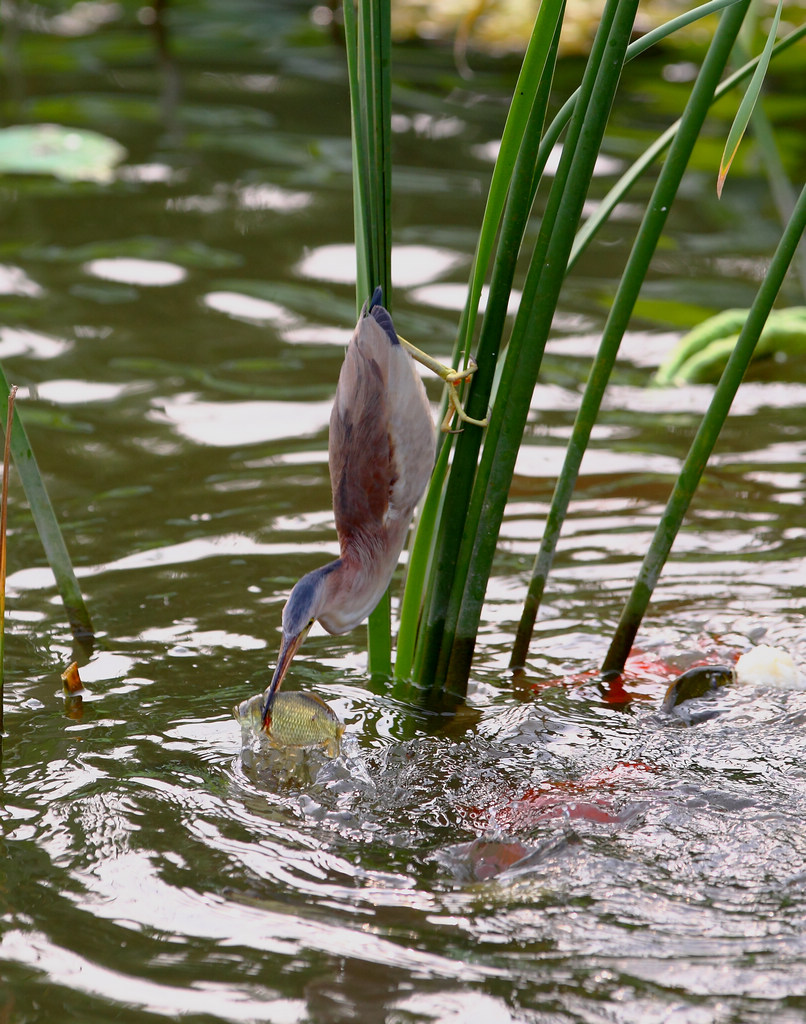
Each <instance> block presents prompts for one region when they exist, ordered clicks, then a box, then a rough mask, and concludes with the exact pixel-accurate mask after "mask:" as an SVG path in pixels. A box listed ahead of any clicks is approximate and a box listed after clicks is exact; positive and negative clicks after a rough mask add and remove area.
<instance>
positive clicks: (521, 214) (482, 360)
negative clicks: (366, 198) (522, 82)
mask: <svg viewBox="0 0 806 1024" xmlns="http://www.w3.org/2000/svg"><path fill="white" fill-rule="evenodd" d="M556 13H557V18H558V20H557V21H556V22H555V23H554V25H553V26H552V30H553V37H552V39H551V41H550V43H551V45H550V46H549V48H548V50H547V51H545V52H544V53H543V54H542V60H541V62H540V79H539V81H538V82H537V83H536V86H535V84H533V85H532V86H531V91H530V99H531V109H530V110H529V111H528V119H527V121H526V122H525V123H524V122H523V121H522V120H521V121H520V122H519V124H518V131H519V132H520V150H519V152H518V154H517V156H516V158H515V160H514V163H513V165H512V168H511V173H510V174H509V176H508V181H507V185H508V196H507V199H506V206H505V208H503V210H504V212H503V218H501V210H502V207H501V206H500V204H499V203H495V204H488V211H487V212H488V214H490V215H491V216H493V217H494V218H495V221H496V224H495V226H496V227H498V222H499V220H501V227H500V234H499V239H498V248H497V252H496V257H495V261H494V265H493V277H492V282H491V285H490V294H489V296H488V302H487V309H486V311H485V314H484V319H483V322H482V328H481V336H480V339H479V347H478V361H479V368H478V370H477V372H476V373H475V375H474V378H473V386H472V389H471V391H470V397H469V399H468V402H467V411H468V413H469V414H470V415H471V416H473V417H474V418H476V419H482V418H484V417H485V416H486V415H487V411H488V403H489V399H490V394H491V392H492V388H493V382H494V378H495V372H496V364H497V359H498V354H499V348H500V345H501V339H502V335H503V330H504V321H505V319H506V315H507V306H508V303H509V296H510V293H511V290H512V280H513V277H514V273H515V264H516V261H517V258H518V253H519V252H520V246H521V242H522V239H523V234H524V231H525V229H526V224H527V222H528V218H529V211H530V208H531V199H532V197H533V189H532V184H533V180H534V178H535V176H536V175H539V173H542V170H543V167H542V166H541V167H539V168H536V166H535V159H536V153H537V150H538V144H539V142H540V136H541V133H542V130H543V125H544V122H545V117H546V109H547V107H548V101H549V95H550V92H551V82H552V78H553V74H554V65H555V62H556V56H557V47H558V44H559V34H560V28H561V22H560V20H559V15H560V13H561V9H560V10H558V11H557V12H556ZM517 91H518V90H516V92H517ZM510 123H511V122H508V124H510ZM485 219H486V218H485ZM477 299H478V296H477ZM476 304H477V300H476ZM466 310H467V307H466ZM481 439H482V430H481V428H479V427H476V426H472V425H469V424H465V425H464V429H463V431H462V433H461V434H459V435H458V440H457V443H456V452H455V454H454V459H453V464H452V466H451V471H450V475H449V477H448V481H447V484H446V487H445V493H444V502H443V508H444V509H447V510H450V511H449V513H448V514H447V515H443V516H442V518H441V520H440V524H439V531H438V534H437V539H436V542H435V551H434V555H433V565H434V567H435V572H434V574H432V576H431V592H430V594H429V595H428V603H427V605H426V613H425V615H426V623H427V624H428V626H427V628H428V629H429V631H430V636H431V637H432V638H433V641H432V644H431V645H430V646H429V645H426V644H421V645H420V649H419V651H418V660H417V664H416V671H415V674H416V676H417V678H420V679H422V678H428V677H429V675H430V672H429V670H428V669H427V668H426V667H425V665H426V660H427V658H428V657H429V653H430V655H431V657H433V656H434V655H435V652H436V648H435V640H436V633H435V631H434V624H435V623H439V622H440V621H441V620H444V609H445V608H446V607H447V602H448V600H449V597H450V592H451V586H452V583H453V579H454V574H455V573H456V571H457V558H458V554H459V548H460V545H461V541H462V529H461V525H460V524H461V519H462V516H461V513H457V510H461V509H467V507H468V503H469V501H470V494H471V491H472V488H473V480H474V476H475V472H476V464H477V461H478V453H479V449H480V447H481ZM419 536H420V531H418V539H419ZM460 571H461V570H460Z"/></svg>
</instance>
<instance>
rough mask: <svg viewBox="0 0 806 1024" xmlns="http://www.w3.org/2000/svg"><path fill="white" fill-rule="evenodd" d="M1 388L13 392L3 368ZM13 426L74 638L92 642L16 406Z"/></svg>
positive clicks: (15, 449) (18, 460)
mask: <svg viewBox="0 0 806 1024" xmlns="http://www.w3.org/2000/svg"><path fill="white" fill-rule="evenodd" d="M0 388H3V389H5V393H6V394H7V395H8V394H10V388H9V385H8V381H7V380H6V376H5V373H4V372H3V370H2V368H0ZM13 423H14V425H13V427H12V430H11V454H12V456H13V458H14V465H15V466H16V467H17V472H18V473H19V475H20V481H21V482H22V486H23V488H24V490H25V496H26V498H27V499H28V504H29V505H30V507H31V515H32V516H33V517H34V523H35V525H36V529H37V532H38V533H39V539H40V540H41V541H42V547H43V548H44V549H45V556H46V558H47V560H48V565H49V566H50V568H51V570H52V572H53V575H54V577H55V578H56V587H57V588H58V591H59V594H60V596H61V599H62V602H63V603H64V607H65V611H66V612H67V619H68V622H69V623H70V628H71V630H72V632H73V636H74V637H75V639H76V640H77V641H79V642H81V643H84V644H86V643H88V642H89V643H91V642H92V640H93V637H94V630H93V628H92V621H91V619H90V613H89V611H88V610H87V606H86V605H85V603H84V598H83V597H82V595H81V588H80V587H79V585H78V580H77V579H76V576H75V573H74V572H73V566H72V564H71V562H70V556H69V555H68V553H67V547H66V546H65V543H64V538H63V537H62V531H61V530H60V529H59V524H58V522H57V521H56V515H55V513H54V511H53V506H52V505H51V503H50V498H49V497H48V492H47V490H46V489H45V484H44V481H43V480H42V474H41V473H40V472H39V466H37V464H36V459H35V458H34V453H33V450H32V448H31V442H30V441H29V440H28V435H27V433H26V431H25V427H24V426H23V424H22V420H21V419H20V414H19V413H18V412H17V410H16V409H15V410H14V418H13Z"/></svg>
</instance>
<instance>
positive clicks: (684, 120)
mask: <svg viewBox="0 0 806 1024" xmlns="http://www.w3.org/2000/svg"><path fill="white" fill-rule="evenodd" d="M749 6H750V0H741V2H740V3H736V4H734V5H732V6H731V7H729V8H728V9H727V10H726V11H725V12H724V14H723V15H722V18H721V19H720V23H719V26H718V28H717V30H716V32H715V33H714V38H713V40H712V42H711V46H710V47H709V50H708V53H707V55H706V58H705V60H704V61H703V65H702V68H701V69H700V73H699V75H698V76H697V80H696V82H695V83H694V87H693V88H692V91H691V95H690V96H689V100H688V103H687V104H686V109H685V111H684V113H683V116H682V117H681V119H680V122H679V127H678V129H677V131H676V133H675V136H674V140H673V142H672V144H671V148H670V150H669V155H668V157H667V159H666V161H665V163H664V165H663V168H662V169H661V172H660V175H659V176H658V180H657V183H656V185H655V188H654V190H653V193H652V198H651V199H650V201H649V204H648V206H647V210H646V213H645V214H644V217H643V220H642V222H641V226H640V228H639V230H638V233H637V235H636V238H635V242H634V243H633V247H632V250H631V252H630V257H629V259H628V261H627V266H626V267H625V269H624V272H623V274H622V276H621V280H620V282H619V286H618V289H617V291H616V295H615V298H614V300H613V305H612V306H611V308H610V313H609V314H608V317H607V322H606V324H605V327H604V331H603V333H602V340H601V343H600V345H599V351H598V353H597V355H596V358H595V360H594V362H593V365H592V367H591V370H590V374H589V376H588V381H587V384H586V386H585V392H584V395H583V397H582V401H581V403H580V407H579V411H578V412H577V415H576V419H575V421H574V428H573V431H572V434H571V438H570V440H569V442H568V447H567V449H566V454H565V460H564V462H563V467H562V471H561V473H560V476H559V478H558V480H557V484H556V487H555V489H554V494H553V497H552V501H551V507H550V509H549V513H548V517H547V519H546V525H545V527H544V530H543V538H542V541H541V544H540V550H539V552H538V555H537V559H536V561H535V566H534V569H533V572H532V578H531V581H530V584H529V590H528V593H527V597H526V601H525V604H524V609H523V614H522V617H521V621H520V625H519V627H518V632H517V636H516V638H515V644H514V646H513V651H512V656H511V660H510V666H511V667H513V668H516V667H521V666H523V665H524V663H525V660H526V655H527V652H528V648H529V642H530V640H531V637H532V632H533V630H534V624H535V620H536V618H537V611H538V608H539V606H540V602H541V600H542V597H543V591H544V589H545V584H546V578H547V577H548V574H549V572H550V570H551V566H552V563H553V561H554V554H555V551H556V548H557V541H558V539H559V536H560V531H561V530H562V526H563V523H564V521H565V517H566V514H567V512H568V506H569V503H570V501H571V495H572V494H573V491H574V487H575V486H576V481H577V478H578V475H579V467H580V464H581V462H582V458H583V455H584V453H585V450H586V449H587V446H588V442H589V440H590V435H591V431H592V429H593V426H594V424H595V423H596V418H597V416H598V414H599V409H600V406H601V402H602V397H603V395H604V391H605V388H606V387H607V383H608V381H609V379H610V374H611V372H612V369H613V365H614V363H615V361H616V356H617V355H618V350H619V347H620V345H621V341H622V338H623V337H624V332H625V331H626V329H627V326H628V324H629V321H630V317H631V316H632V312H633V309H634V307H635V302H636V300H637V298H638V295H639V292H640V290H641V287H642V285H643V283H644V279H645V277H646V274H647V271H648V270H649V265H650V262H651V260H652V256H653V254H654V252H655V249H656V247H657V244H658V241H659V239H660V236H661V233H662V231H663V228H664V225H665V224H666V219H667V217H668V214H669V209H670V208H671V205H672V203H673V202H674V200H675V197H676V195H677V190H678V188H679V187H680V182H681V180H682V178H683V173H684V171H685V170H686V167H687V166H688V162H689V159H690V157H691V153H692V150H693V149H694V145H695V143H696V142H697V139H698V137H699V134H700V130H701V128H702V125H703V122H704V121H705V117H706V115H707V113H708V110H709V108H710V106H711V103H712V102H713V98H714V92H715V90H716V87H717V85H718V83H719V79H720V78H721V76H722V74H723V72H724V70H725V67H726V65H727V62H728V60H729V59H730V54H731V50H732V49H733V45H734V43H735V41H736V37H737V36H738V34H739V29H740V28H741V26H742V22H743V20H744V18H745V15H746V13H747V10H748V8H749Z"/></svg>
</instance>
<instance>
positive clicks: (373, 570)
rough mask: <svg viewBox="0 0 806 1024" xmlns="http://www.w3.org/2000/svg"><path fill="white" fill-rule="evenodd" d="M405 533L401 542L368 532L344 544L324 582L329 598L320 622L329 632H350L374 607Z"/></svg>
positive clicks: (397, 554) (387, 580)
mask: <svg viewBox="0 0 806 1024" xmlns="http://www.w3.org/2000/svg"><path fill="white" fill-rule="evenodd" d="M406 525H408V524H406ZM405 535H406V531H405V530H403V531H402V537H401V538H400V539H399V543H398V538H397V537H394V536H391V537H390V535H389V534H388V533H387V535H386V537H385V538H383V537H381V536H378V537H377V538H376V537H373V536H371V535H369V534H367V535H364V536H360V537H357V538H352V539H351V543H350V544H348V545H345V548H344V550H343V552H342V556H341V558H339V559H337V560H336V562H334V563H331V564H332V565H333V566H334V568H333V570H332V572H330V573H328V576H327V579H326V581H325V586H326V587H327V600H326V601H325V611H324V612H323V613H322V614H321V615H320V616H319V622H320V623H321V624H322V626H323V627H324V628H325V629H326V630H327V631H328V633H334V634H340V633H349V632H350V630H351V629H355V627H356V626H358V625H360V623H362V622H363V621H364V619H366V618H367V616H368V615H369V614H370V612H372V611H373V610H374V609H375V607H376V605H377V604H378V602H379V601H380V599H381V598H382V597H383V595H384V592H385V591H386V588H387V587H388V586H389V579H390V577H391V575H392V573H393V572H394V570H395V566H396V565H397V560H398V558H399V557H400V550H401V548H402V546H403V541H404V540H405ZM390 541H391V543H390ZM328 568H329V567H328Z"/></svg>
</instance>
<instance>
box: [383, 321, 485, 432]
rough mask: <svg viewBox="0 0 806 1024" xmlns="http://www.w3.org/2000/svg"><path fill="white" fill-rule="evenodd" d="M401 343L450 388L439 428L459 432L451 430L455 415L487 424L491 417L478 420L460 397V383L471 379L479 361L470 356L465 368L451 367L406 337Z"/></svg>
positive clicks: (463, 419) (479, 423)
mask: <svg viewBox="0 0 806 1024" xmlns="http://www.w3.org/2000/svg"><path fill="white" fill-rule="evenodd" d="M398 338H400V335H398ZM400 343H401V345H403V347H404V348H405V349H406V351H407V352H409V353H411V355H412V356H413V357H414V358H415V359H416V360H417V362H418V363H422V364H423V366H427V367H428V369H429V370H431V371H432V372H433V373H435V374H436V375H437V376H438V377H440V378H441V379H442V380H444V381H445V384H446V386H447V388H448V408H447V410H446V411H445V416H444V418H443V420H442V423H441V424H440V428H439V429H440V430H441V431H442V433H443V434H450V433H454V434H455V433H458V432H459V431H456V430H454V431H452V430H451V422H452V421H453V417H454V415H456V416H458V417H459V419H460V421H461V422H462V423H471V424H472V425H473V426H476V427H486V426H487V424H488V423H489V419H488V418H487V417H486V416H485V417H484V419H483V420H477V419H474V418H473V417H472V416H468V415H467V413H466V412H465V410H464V406H463V405H462V403H461V401H460V399H459V385H460V384H463V383H465V382H466V381H469V380H470V378H471V377H472V376H473V374H474V373H475V372H476V370H477V369H478V363H477V362H476V360H475V359H474V358H473V356H471V357H470V365H469V366H467V367H466V368H465V369H464V370H454V369H451V367H450V366H445V365H444V363H440V362H439V361H438V360H436V359H433V358H432V357H431V356H429V355H428V353H427V352H423V351H422V349H419V348H417V347H416V346H415V345H412V343H411V342H410V341H406V339H405V338H400ZM461 429H462V428H461V427H460V428H459V430H461Z"/></svg>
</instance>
